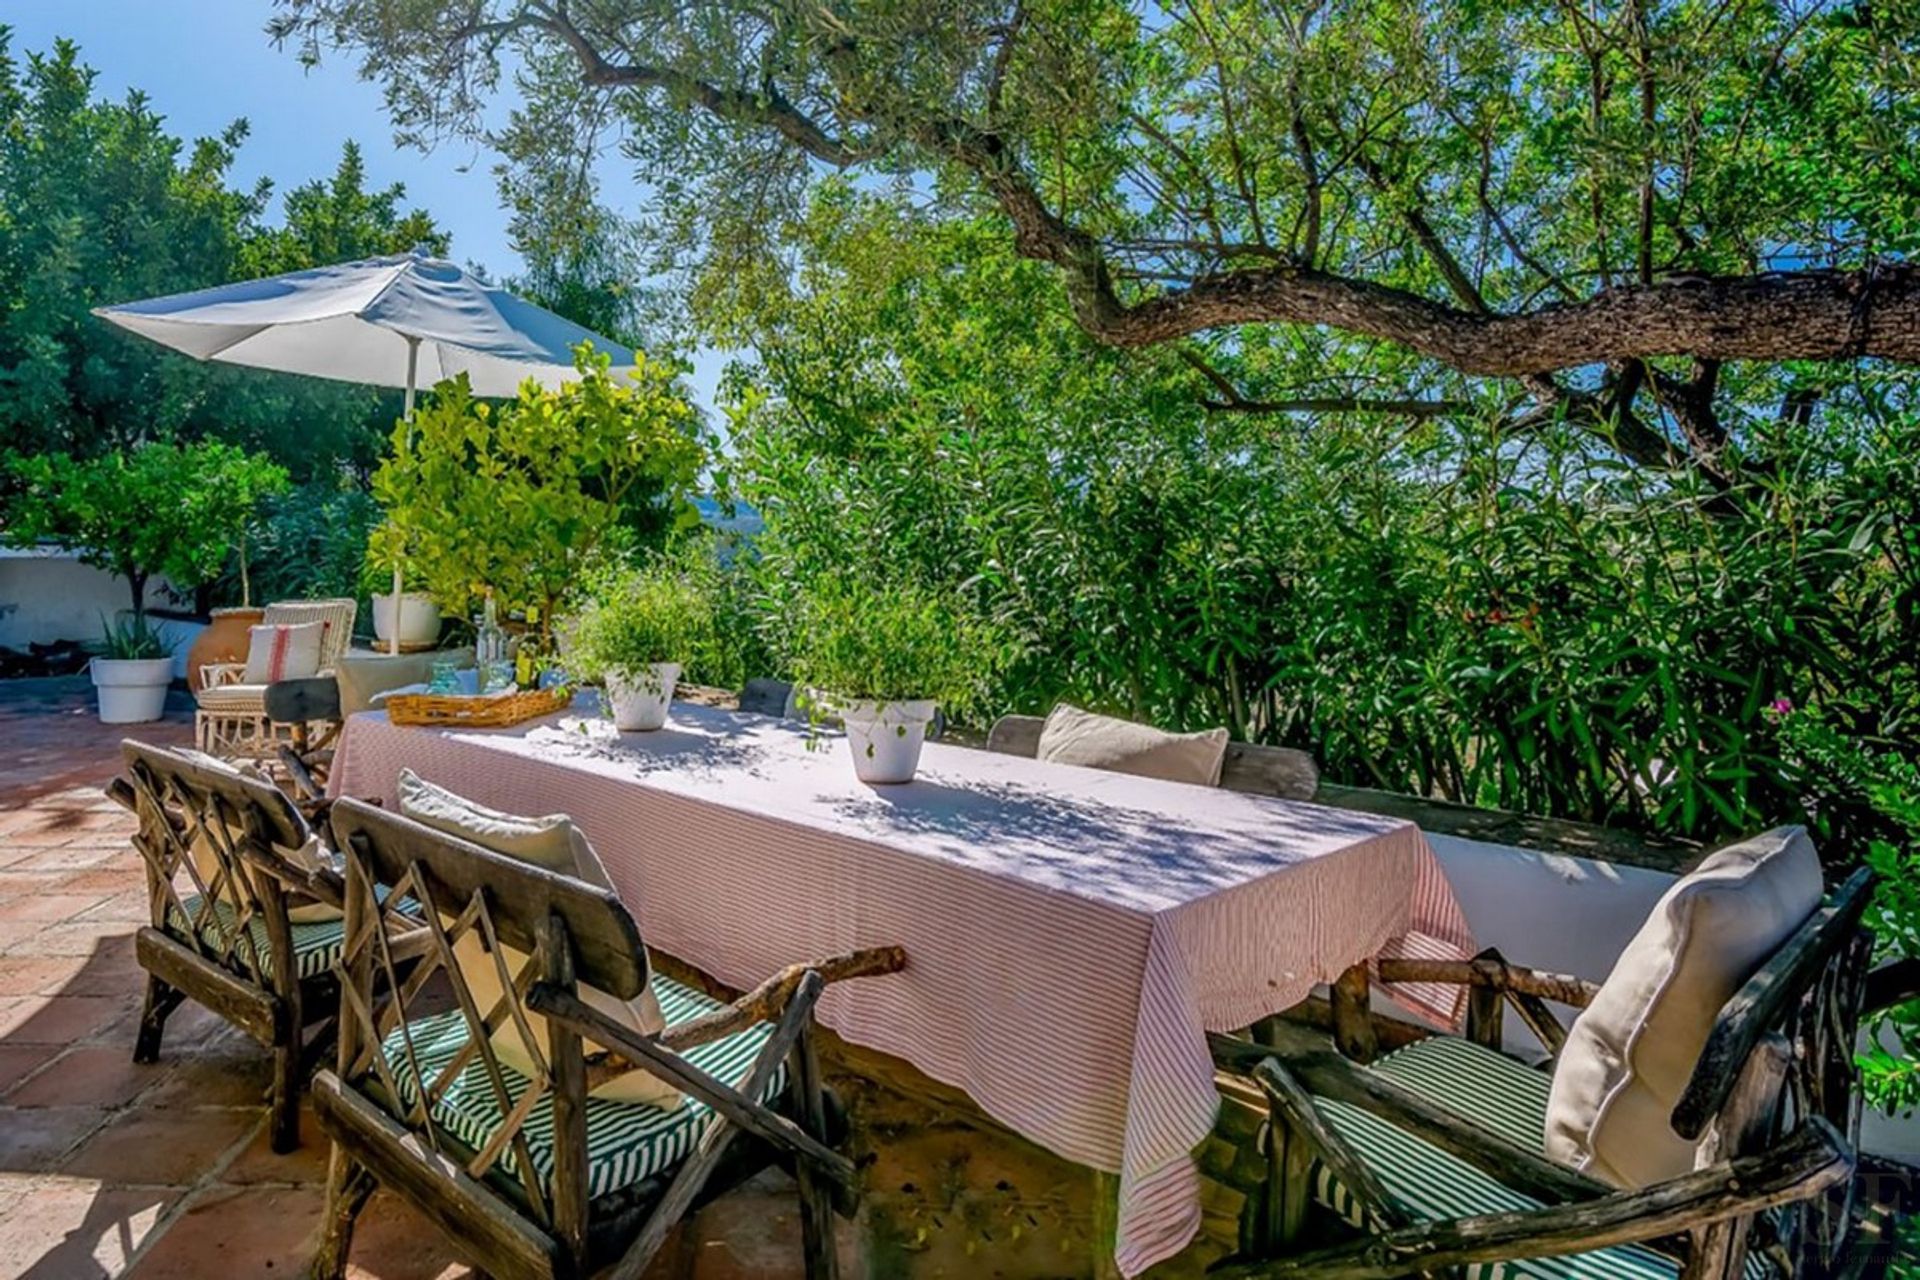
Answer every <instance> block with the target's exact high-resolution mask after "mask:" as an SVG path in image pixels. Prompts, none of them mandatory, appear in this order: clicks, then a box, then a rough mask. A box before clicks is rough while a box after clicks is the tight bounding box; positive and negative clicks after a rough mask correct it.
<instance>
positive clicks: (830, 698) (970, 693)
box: [790, 577, 1006, 784]
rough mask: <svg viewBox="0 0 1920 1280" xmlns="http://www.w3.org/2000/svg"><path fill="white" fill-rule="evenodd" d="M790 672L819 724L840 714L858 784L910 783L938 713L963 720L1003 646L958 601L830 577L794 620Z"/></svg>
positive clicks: (811, 588)
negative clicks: (803, 690) (804, 691)
mask: <svg viewBox="0 0 1920 1280" xmlns="http://www.w3.org/2000/svg"><path fill="white" fill-rule="evenodd" d="M790 643H791V647H792V650H793V652H792V654H791V659H792V666H793V670H794V674H795V675H796V676H797V677H798V678H799V680H800V683H801V684H802V686H803V687H805V688H807V689H809V690H810V691H811V692H809V693H808V695H807V698H808V702H809V703H810V711H811V714H812V715H813V717H814V718H815V720H816V722H817V721H818V719H819V717H820V716H821V715H822V714H825V713H830V714H833V715H837V716H839V718H840V720H841V722H842V723H843V724H844V725H845V726H846V731H847V747H848V749H849V750H850V751H851V752H852V755H853V771H854V773H855V775H856V776H858V777H859V779H860V780H861V781H862V782H867V783H879V784H884V783H898V782H911V781H912V780H913V775H914V772H915V771H916V770H917V769H918V768H919V766H920V748H921V746H922V745H923V744H924V743H925V742H926V737H927V729H928V727H929V726H930V725H931V724H932V723H933V719H934V713H935V711H936V709H939V708H944V709H945V711H946V714H947V715H948V716H949V717H958V716H962V715H965V714H966V713H967V712H968V711H970V710H971V709H972V708H973V706H974V705H975V703H976V702H977V701H978V699H979V698H980V695H981V693H982V692H983V691H984V690H985V688H986V687H987V686H988V684H989V683H990V682H991V680H992V677H993V674H994V672H995V670H996V669H997V668H998V666H999V664H1000V662H1001V659H1002V658H1003V656H1004V653H1005V649H1006V645H1005V642H1004V640H1003V639H1002V637H1001V635H1000V634H999V632H998V631H997V630H996V629H995V628H993V627H992V626H990V625H988V624H986V623H984V622H981V621H979V620H978V619H976V618H974V617H973V616H972V615H970V614H969V613H967V612H966V611H965V610H963V609H961V608H959V607H958V606H957V605H956V604H955V603H953V602H950V601H948V600H947V599H945V598H944V597H940V596H936V595H934V594H932V593H931V592H927V591H924V590H921V589H919V588H915V587H907V586H890V587H889V586H879V585H876V584H873V583H868V582H863V581H859V580H856V579H849V578H839V577H829V578H822V579H820V580H817V581H815V582H812V583H809V584H808V585H807V586H806V587H805V588H804V589H803V592H802V596H801V599H800V602H799V607H798V609H797V611H796V614H795V616H794V618H793V619H792V627H791V636H790Z"/></svg>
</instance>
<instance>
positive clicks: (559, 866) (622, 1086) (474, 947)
mask: <svg viewBox="0 0 1920 1280" xmlns="http://www.w3.org/2000/svg"><path fill="white" fill-rule="evenodd" d="M399 794H400V812H401V813H402V814H403V815H405V816H406V817H409V818H412V819H413V820H414V821H416V822H419V823H422V824H424V825H426V826H430V827H433V828H434V829H435V830H438V831H444V832H445V833H447V834H448V835H451V836H457V837H458V838H460V839H462V840H466V841H469V842H471V843H473V844H477V845H479V846H480V847H481V848H483V849H490V850H492V851H493V852H495V853H499V854H504V855H505V856H507V857H509V858H517V859H519V860H520V861H522V862H530V863H532V864H534V865H535V866H538V867H542V868H544V869H546V870H548V871H553V872H557V873H559V874H560V875H566V876H572V877H573V878H575V879H576V880H584V881H586V882H587V883H588V884H591V885H594V886H595V887H597V888H601V889H608V890H611V889H612V887H613V886H612V884H611V882H609V880H608V879H607V872H606V868H605V867H604V866H602V865H601V862H600V855H599V854H597V853H595V852H594V849H593V846H592V845H591V844H589V843H588V842H587V838H586V836H585V835H584V834H583V833H582V832H581V831H580V829H579V828H578V827H577V826H575V825H574V823H573V820H572V819H571V818H569V817H567V816H566V815H565V814H549V815H547V816H546V817H540V818H526V817H521V816H519V815H517V814H511V813H502V812H501V811H500V810H498V809H489V808H487V807H486V806H485V805H480V804H475V803H474V802H473V801H471V800H468V799H466V798H465V797H464V796H461V795H459V794H458V793H456V792H452V791H449V790H447V789H446V788H445V787H441V786H436V785H435V784H433V783H431V782H428V781H427V780H426V779H424V778H422V777H420V775H418V774H416V773H415V772H414V771H413V770H411V769H402V770H401V771H400V786H399ZM442 905H443V906H451V905H453V904H448V903H443V904H442ZM461 906H462V907H463V906H464V904H461ZM442 923H443V924H451V923H452V921H451V919H449V918H443V920H442ZM453 952H454V961H455V963H457V964H458V965H459V966H460V976H461V977H462V978H463V979H464V980H465V981H466V984H467V990H468V992H469V993H470V994H471V995H472V996H473V1002H474V1005H475V1007H476V1008H477V1009H478V1010H479V1012H480V1015H481V1016H482V1017H485V1016H486V1015H487V1014H489V1013H491V1012H492V1011H493V1008H494V1006H495V1005H496V1004H498V1003H499V1002H500V1000H501V999H502V997H503V996H504V995H505V993H506V988H505V987H504V986H503V984H502V983H501V981H500V970H499V966H497V965H496V964H495V963H494V958H493V957H492V956H491V955H489V954H488V952H487V949H486V946H485V945H484V944H483V943H482V941H481V939H480V935H479V933H478V932H477V931H469V932H467V933H466V934H464V935H463V936H462V937H461V938H460V939H459V940H458V941H457V942H455V943H454V944H453ZM500 953H501V956H502V958H504V959H505V961H506V967H507V972H508V974H509V975H516V976H517V975H518V974H519V973H520V971H521V969H522V968H524V967H525V966H526V963H527V960H528V957H527V955H526V953H525V952H523V951H518V950H515V949H514V948H512V947H509V946H506V945H505V944H502V945H501V948H500ZM580 999H581V1000H582V1001H583V1002H584V1003H585V1004H587V1005H588V1006H590V1007H591V1008H593V1009H594V1010H595V1011H596V1012H598V1013H600V1014H602V1015H603V1016H605V1017H607V1018H608V1019H610V1020H612V1021H614V1022H617V1023H619V1024H621V1025H622V1026H625V1027H628V1028H631V1029H632V1030H633V1031H634V1032H636V1033H638V1034H640V1035H643V1036H652V1035H659V1034H660V1033H661V1032H662V1031H664V1030H665V1029H666V1017H665V1016H664V1015H663V1014H662V1013H661V1011H660V1002H659V1000H658V999H657V998H656V997H655V996H654V994H653V988H652V986H651V985H648V987H647V988H646V989H645V990H643V991H641V992H640V994H639V995H637V996H635V997H634V998H633V999H632V1000H620V999H617V998H616V997H614V996H611V995H608V994H607V993H606V992H604V991H602V990H600V989H599V988H597V987H593V986H589V985H588V984H586V983H582V984H580ZM526 1020H527V1031H528V1033H529V1035H530V1037H531V1039H532V1041H533V1043H532V1044H531V1045H529V1044H528V1043H527V1039H526V1038H523V1037H522V1036H521V1034H520V1028H519V1026H518V1025H517V1024H516V1023H515V1022H514V1021H513V1019H512V1018H511V1017H509V1018H508V1019H507V1020H506V1021H505V1022H503V1023H501V1024H500V1025H499V1026H498V1027H497V1028H495V1029H494V1032H493V1035H492V1037H491V1043H492V1045H493V1052H494V1054H495V1056H497V1057H498V1058H499V1059H500V1062H501V1064H502V1065H504V1066H507V1067H510V1068H512V1069H513V1070H515V1071H518V1072H519V1073H520V1074H521V1075H523V1076H532V1075H534V1074H535V1062H536V1054H537V1055H538V1059H539V1060H544V1059H545V1057H546V1052H547V1020H546V1019H545V1018H543V1017H541V1016H540V1015H539V1014H537V1013H534V1012H532V1011H528V1012H527V1015H526ZM603 1048H604V1046H602V1045H599V1044H596V1043H594V1042H592V1041H589V1042H588V1043H587V1051H588V1052H589V1053H595V1052H599V1051H601V1050H602V1049H603ZM593 1096H594V1097H596V1098H606V1099H609V1100H611V1101H615V1102H644V1103H647V1104H649V1105H651V1106H656V1107H664V1108H666V1109H668V1110H671V1109H672V1108H674V1107H677V1106H679V1105H680V1102H681V1096H682V1095H681V1093H680V1090H679V1089H677V1088H675V1087H674V1086H673V1085H670V1084H668V1083H667V1082H666V1081H664V1080H661V1079H660V1078H659V1077H657V1076H655V1075H653V1074H652V1073H651V1072H649V1071H645V1070H642V1069H639V1068H636V1069H634V1070H632V1071H628V1072H626V1073H624V1074H622V1075H619V1076H616V1077H614V1078H613V1079H612V1080H609V1081H607V1082H605V1083H604V1084H601V1085H600V1086H598V1087H597V1088H595V1089H594V1090H593Z"/></svg>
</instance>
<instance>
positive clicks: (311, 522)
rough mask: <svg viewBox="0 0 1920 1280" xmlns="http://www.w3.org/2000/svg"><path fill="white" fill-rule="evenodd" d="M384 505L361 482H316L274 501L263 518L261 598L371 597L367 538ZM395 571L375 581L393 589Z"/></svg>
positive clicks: (257, 588)
mask: <svg viewBox="0 0 1920 1280" xmlns="http://www.w3.org/2000/svg"><path fill="white" fill-rule="evenodd" d="M379 522H380V508H379V506H378V505H377V504H376V503H375V502H374V500H373V497H372V495H371V494H369V493H367V492H366V491H365V490H363V489H361V488H360V487H359V486H357V485H351V484H342V483H341V482H340V481H338V480H336V481H333V482H331V483H328V482H322V481H314V482H311V483H308V484H304V485H301V486H299V487H298V488H296V489H294V490H292V491H291V492H289V493H287V494H285V495H283V496H281V497H279V498H276V499H273V500H271V501H269V502H268V504H267V506H266V509H265V513H264V515H263V517H262V520H261V525H260V530H259V535H258V540H257V541H258V546H257V550H256V553H255V557H254V558H255V560H256V561H257V563H258V567H257V568H256V570H255V573H254V594H255V595H256V596H257V597H258V598H259V599H261V600H314V599H326V598H330V597H337V596H365V595H366V594H367V592H366V591H364V590H363V589H362V584H361V577H362V573H363V571H364V568H365V562H366V554H367V537H368V535H369V534H371V533H372V532H373V528H374V526H375V525H377V524H378V523H379ZM391 582H392V575H391V574H388V575H387V578H386V580H384V581H381V582H379V583H377V584H374V589H375V590H378V591H386V590H389V589H390V588H391Z"/></svg>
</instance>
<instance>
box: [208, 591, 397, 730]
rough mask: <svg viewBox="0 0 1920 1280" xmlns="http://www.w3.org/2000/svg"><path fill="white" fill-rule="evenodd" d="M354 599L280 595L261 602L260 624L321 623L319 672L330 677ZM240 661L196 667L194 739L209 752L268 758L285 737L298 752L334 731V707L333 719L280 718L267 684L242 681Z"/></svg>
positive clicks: (346, 638) (349, 629)
mask: <svg viewBox="0 0 1920 1280" xmlns="http://www.w3.org/2000/svg"><path fill="white" fill-rule="evenodd" d="M358 608H359V606H358V604H357V603H356V602H355V601H353V600H349V599H344V598H343V599H338V600H281V601H277V602H275V603H273V604H270V605H268V606H267V607H266V611H265V614H264V615H263V617H262V622H263V624H265V625H273V626H291V625H295V624H299V623H303V622H319V623H324V624H325V630H324V631H323V632H322V633H321V640H320V668H319V672H318V676H319V677H320V678H321V679H324V680H327V681H328V682H329V683H331V678H332V675H333V669H334V665H335V664H336V663H338V662H339V660H340V658H341V655H343V654H345V653H346V651H347V648H348V646H349V645H350V644H351V643H352V642H353V621H354V617H355V615H356V613H357V611H358ZM246 670H247V664H246V663H245V662H210V663H207V664H206V665H205V666H203V667H201V668H200V675H201V686H200V691H199V692H198V693H196V694H195V695H194V700H195V703H196V707H195V711H194V716H193V731H194V745H195V746H197V747H199V748H200V750H202V751H206V752H210V753H212V754H213V755H219V756H233V757H246V758H255V759H270V758H272V757H273V756H274V755H275V752H276V748H277V747H278V746H279V745H280V744H281V743H284V742H291V743H294V744H295V748H296V750H298V751H300V752H301V753H302V754H305V753H306V752H308V751H310V750H313V749H315V748H318V747H325V746H326V745H328V743H330V742H331V740H332V739H333V737H334V736H335V735H337V734H338V732H339V727H340V726H339V719H338V713H337V709H336V712H335V716H334V718H333V719H332V720H330V721H329V720H321V719H316V720H315V721H313V722H311V723H310V722H308V721H306V720H283V719H278V718H276V717H275V715H274V714H273V710H274V709H273V708H270V707H269V706H268V703H267V695H268V691H269V690H270V689H272V688H273V687H274V686H273V685H270V684H247V683H245V677H246Z"/></svg>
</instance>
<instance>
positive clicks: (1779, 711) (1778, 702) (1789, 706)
mask: <svg viewBox="0 0 1920 1280" xmlns="http://www.w3.org/2000/svg"><path fill="white" fill-rule="evenodd" d="M1767 710H1769V711H1771V712H1773V714H1775V715H1777V716H1784V715H1790V714H1792V712H1793V699H1792V698H1775V699H1774V700H1773V702H1772V703H1771V704H1769V705H1768V707H1767Z"/></svg>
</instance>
